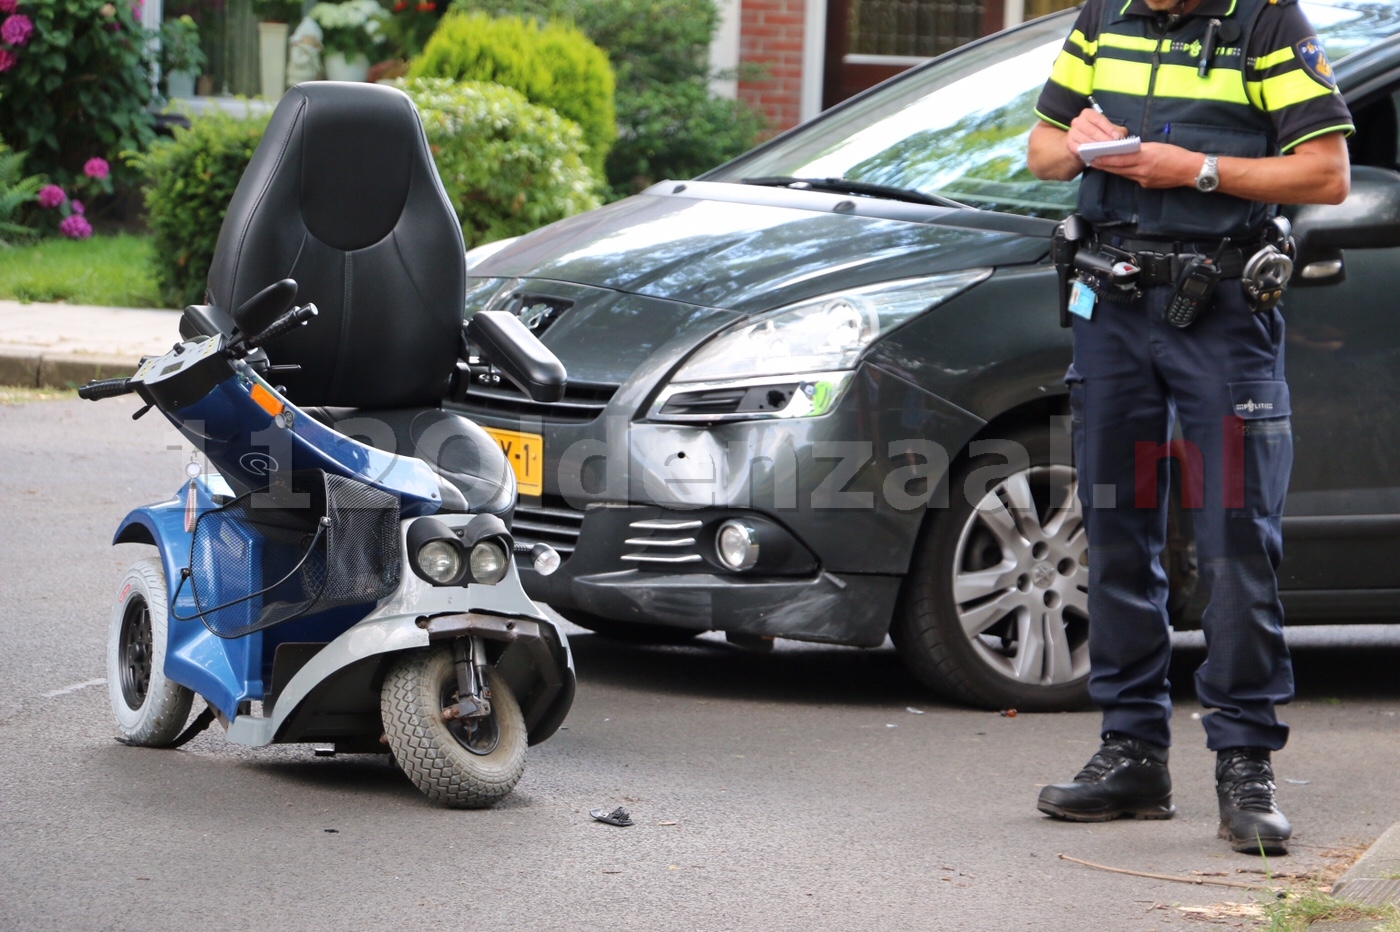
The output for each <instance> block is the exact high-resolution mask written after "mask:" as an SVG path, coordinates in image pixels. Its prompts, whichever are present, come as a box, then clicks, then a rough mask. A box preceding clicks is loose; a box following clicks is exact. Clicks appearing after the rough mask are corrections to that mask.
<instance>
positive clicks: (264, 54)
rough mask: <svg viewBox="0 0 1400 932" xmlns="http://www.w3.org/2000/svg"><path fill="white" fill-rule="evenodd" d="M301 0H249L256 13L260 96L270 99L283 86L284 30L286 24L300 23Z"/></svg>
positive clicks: (285, 84)
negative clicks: (257, 20) (260, 83)
mask: <svg viewBox="0 0 1400 932" xmlns="http://www.w3.org/2000/svg"><path fill="white" fill-rule="evenodd" d="M304 9H305V4H304V3H302V0H253V11H254V12H255V13H257V14H258V17H259V19H260V20H261V22H259V23H258V64H259V66H260V68H259V70H260V77H261V78H262V95H263V96H264V97H267V98H269V99H271V100H276V99H277V98H279V97H281V96H282V92H283V91H284V90H286V87H287V33H288V31H289V25H288V24H290V23H294V22H300V21H301V16H302V10H304Z"/></svg>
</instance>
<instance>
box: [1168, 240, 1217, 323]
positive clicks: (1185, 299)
mask: <svg viewBox="0 0 1400 932" xmlns="http://www.w3.org/2000/svg"><path fill="white" fill-rule="evenodd" d="M1228 242H1230V240H1229V238H1228V237H1227V238H1225V239H1223V240H1221V241H1220V247H1219V248H1218V249H1216V250H1215V255H1214V256H1212V257H1211V258H1209V259H1207V258H1206V257H1205V256H1192V257H1191V258H1190V259H1188V260H1187V261H1186V264H1185V265H1184V266H1182V269H1181V274H1180V275H1178V276H1177V278H1176V291H1174V292H1173V293H1172V300H1171V303H1170V304H1168V305H1167V314H1166V317H1167V323H1169V324H1171V325H1172V326H1173V327H1180V328H1182V329H1185V328H1186V327H1189V326H1191V325H1192V324H1194V323H1195V322H1196V318H1197V317H1200V316H1201V311H1202V310H1204V309H1205V308H1206V307H1208V306H1209V305H1210V299H1211V296H1212V295H1213V294H1215V286H1216V285H1218V284H1219V283H1220V254H1221V253H1223V252H1224V251H1225V244H1226V243H1228Z"/></svg>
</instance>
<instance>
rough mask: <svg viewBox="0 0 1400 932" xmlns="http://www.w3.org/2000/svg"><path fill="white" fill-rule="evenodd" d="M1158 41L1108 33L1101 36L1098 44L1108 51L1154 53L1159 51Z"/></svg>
mask: <svg viewBox="0 0 1400 932" xmlns="http://www.w3.org/2000/svg"><path fill="white" fill-rule="evenodd" d="M1157 41H1158V40H1156V39H1146V38H1143V37H1141V36H1120V35H1118V34H1117V33H1112V32H1106V33H1104V34H1103V35H1101V36H1099V42H1098V44H1099V45H1100V46H1102V47H1103V48H1106V49H1128V50H1130V51H1133V52H1153V51H1156V49H1157Z"/></svg>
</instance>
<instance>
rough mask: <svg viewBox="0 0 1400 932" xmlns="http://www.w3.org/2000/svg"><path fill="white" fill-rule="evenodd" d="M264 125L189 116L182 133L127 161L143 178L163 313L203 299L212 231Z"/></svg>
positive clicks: (263, 120)
mask: <svg viewBox="0 0 1400 932" xmlns="http://www.w3.org/2000/svg"><path fill="white" fill-rule="evenodd" d="M267 120H268V118H267V116H265V115H264V116H252V117H246V118H237V117H233V116H229V115H227V114H223V113H218V112H215V113H211V114H209V115H207V116H197V117H193V118H192V119H191V120H190V126H189V129H182V128H179V127H177V128H176V129H175V131H174V136H173V138H171V139H169V140H162V141H161V142H157V143H155V144H154V145H152V146H151V148H150V150H149V151H148V152H146V153H145V154H144V155H140V156H137V157H135V158H133V159H132V163H133V165H134V166H135V167H137V168H139V169H140V170H141V171H142V172H144V173H145V175H146V179H147V186H146V190H145V196H146V210H147V212H148V216H147V220H146V223H147V225H148V226H149V227H150V229H151V234H152V238H151V239H152V249H153V254H154V261H155V279H156V285H157V287H158V288H159V289H160V296H161V300H162V301H165V302H166V303H167V304H168V305H169V306H171V307H184V306H185V305H187V304H198V303H200V302H201V301H203V300H204V288H205V282H206V280H207V279H208V278H209V263H210V262H211V261H212V260H213V258H214V245H215V244H216V243H217V242H218V239H219V227H220V226H221V225H222V224H223V222H224V214H225V213H227V212H228V203H229V201H230V200H232V198H233V191H234V189H235V188H236V187H238V180H239V179H240V178H242V177H243V170H244V169H245V168H247V167H248V160H249V159H251V158H252V157H253V150H254V149H256V148H257V146H258V140H260V139H261V138H262V134H263V130H264V129H265V128H266V127H267Z"/></svg>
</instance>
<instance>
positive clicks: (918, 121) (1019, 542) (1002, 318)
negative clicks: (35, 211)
mask: <svg viewBox="0 0 1400 932" xmlns="http://www.w3.org/2000/svg"><path fill="white" fill-rule="evenodd" d="M1304 6H1305V8H1306V10H1307V12H1308V14H1309V16H1310V17H1311V18H1312V21H1313V22H1314V24H1316V25H1317V27H1318V30H1319V32H1320V34H1321V36H1322V38H1323V41H1324V43H1325V44H1326V46H1327V50H1328V53H1329V55H1330V56H1331V57H1332V59H1333V60H1334V61H1335V62H1336V75H1337V78H1338V81H1339V84H1340V87H1341V89H1342V92H1343V93H1344V94H1345V95H1346V98H1347V100H1348V102H1349V103H1350V105H1351V107H1352V110H1353V113H1354V115H1355V117H1356V123H1357V126H1358V131H1357V134H1356V136H1355V138H1354V139H1353V140H1352V141H1351V146H1352V160H1353V163H1354V172H1353V182H1352V195H1351V197H1350V199H1349V200H1348V201H1347V202H1346V203H1344V204H1342V205H1341V206H1338V207H1308V208H1304V209H1300V210H1296V211H1294V212H1293V215H1294V221H1295V232H1296V235H1297V236H1298V239H1299V243H1300V255H1299V262H1298V266H1297V272H1296V274H1295V278H1294V282H1293V288H1292V290H1291V291H1290V292H1289V294H1288V296H1287V298H1286V311H1287V317H1288V327H1289V333H1288V357H1289V359H1288V373H1289V378H1290V381H1291V382H1292V387H1293V399H1294V403H1293V429H1294V434H1295V438H1296V448H1297V457H1296V462H1295V465H1294V469H1293V481H1292V487H1291V490H1290V494H1289V498H1288V508H1287V517H1285V519H1284V530H1285V536H1286V537H1287V547H1286V553H1287V557H1286V559H1285V561H1284V565H1283V568H1282V571H1281V572H1282V583H1283V588H1284V591H1283V600H1284V604H1285V607H1286V610H1287V614H1288V618H1289V620H1290V621H1293V622H1297V621H1304V620H1306V621H1321V620H1328V621H1330V620H1336V621H1365V620H1372V619H1375V620H1393V619H1394V618H1395V617H1396V615H1397V612H1400V322H1397V319H1396V313H1395V311H1396V308H1397V307H1400V172H1398V171H1397V170H1398V169H1400V156H1398V155H1397V148H1400V119H1397V114H1400V6H1398V5H1397V4H1394V3H1391V2H1382V0H1305V2H1304ZM1073 15H1074V14H1073V12H1070V13H1066V14H1062V15H1056V16H1051V17H1047V18H1044V19H1041V20H1038V21H1035V22H1032V23H1029V24H1027V25H1025V26H1022V27H1019V28H1017V29H1014V30H1011V31H1009V32H1005V33H1002V34H1000V35H997V36H993V37H991V38H989V39H986V40H983V41H981V42H977V43H974V44H973V45H970V46H967V47H965V48H963V49H960V50H958V51H956V52H953V53H950V54H948V55H945V56H942V57H941V58H938V59H935V60H933V61H932V62H929V63H928V64H927V65H924V66H921V67H919V68H917V69H915V70H913V71H910V72H907V73H905V74H904V75H901V76H900V77H898V78H896V79H894V80H892V81H890V82H887V83H886V84H884V85H882V86H880V87H878V88H875V89H873V90H872V91H870V92H867V93H866V94H864V95H862V96H860V97H858V98H855V99H853V100H851V101H848V102H847V103H845V104H842V105H841V106H839V107H837V108H835V109H833V110H831V111H829V112H827V113H825V114H823V115H822V116H821V117H820V118H818V119H816V120H814V121H812V122H811V123H808V124H806V125H804V126H801V127H798V128H797V129H795V130H792V131H791V132H789V133H786V134H785V135H783V136H780V137H778V138H777V139H774V140H773V141H771V142H769V143H766V144H765V145H762V146H760V147H759V148H757V149H754V150H753V151H752V152H749V153H747V154H745V155H743V156H741V157H740V158H738V159H736V160H734V161H732V162H730V163H728V164H726V165H724V166H721V167H720V168H718V169H715V170H714V171H712V172H709V173H708V174H706V175H703V176H701V177H700V178H698V179H695V180H692V181H685V182H665V183H663V184H658V185H656V186H654V187H653V188H651V189H649V190H648V191H646V192H644V193H643V194H641V195H639V196H637V197H633V198H630V199H628V200H626V201H622V202H620V203H617V204H613V205H610V206H608V207H604V208H602V209H600V210H595V211H593V212H591V213H588V214H584V215H582V216H578V217H574V218H571V219H569V220H566V221H563V222H561V223H556V224H554V225H552V226H550V227H547V228H545V229H543V230H539V231H537V232H535V233H532V234H530V235H528V236H525V237H523V238H520V239H518V240H514V241H510V242H507V243H495V244H491V245H490V246H486V247H482V248H481V249H478V250H476V251H475V252H473V253H472V254H470V255H469V262H470V264H471V275H472V276H473V278H472V279H471V280H470V281H469V289H468V296H467V299H468V300H467V307H468V312H469V313H470V312H471V311H473V310H475V309H480V308H505V309H510V310H512V311H514V312H516V313H518V314H519V315H520V317H521V319H522V320H523V321H524V322H525V323H526V324H527V325H528V326H530V327H531V329H533V330H534V331H535V332H536V333H537V334H539V335H540V337H541V339H543V341H544V342H545V344H546V345H548V346H549V347H550V348H551V349H553V350H554V352H555V353H557V354H558V355H559V357H560V358H561V359H562V360H563V361H564V363H565V364H566V365H567V367H568V370H569V376H570V378H569V388H568V393H567V395H566V397H565V398H564V399H563V400H562V401H560V402H558V403H554V404H537V403H534V402H532V401H530V400H529V399H528V398H526V397H525V396H524V395H522V394H520V393H518V392H515V391H514V390H512V389H511V388H509V385H508V383H505V382H502V381H501V380H499V378H497V377H496V375H495V374H494V373H492V372H490V371H489V370H483V371H480V372H476V373H474V375H473V378H472V384H471V385H470V391H468V392H467V393H466V394H465V395H464V396H462V397H459V398H458V399H457V404H458V405H459V406H460V408H461V409H462V410H464V411H466V412H467V413H468V414H470V416H471V417H473V418H474V419H476V420H478V421H479V422H480V423H481V424H483V425H484V426H486V427H488V428H491V429H493V430H494V432H495V434H496V436H497V439H498V440H499V441H500V442H501V444H502V446H503V447H505V448H506V451H507V454H508V455H509V456H510V458H511V461H512V463H513V464H514V465H515V468H516V472H517V476H518V477H519V479H520V486H521V491H522V498H521V502H520V507H519V508H518V509H517V511H516V513H515V523H514V528H515V534H516V537H517V539H519V540H524V541H545V542H548V543H550V544H552V545H554V546H555V547H556V548H557V549H558V550H559V551H560V552H561V554H563V556H564V557H565V561H564V564H563V567H562V569H561V570H560V571H559V572H557V573H555V574H554V575H552V576H548V577H542V576H538V575H535V574H533V573H530V572H528V571H526V572H522V574H521V575H522V578H523V580H524V583H525V586H526V589H527V590H528V591H529V593H530V595H531V596H533V597H534V598H535V599H537V600H539V601H542V602H546V603H548V604H549V605H551V606H553V607H554V608H555V609H556V610H558V611H559V612H560V613H561V614H562V615H564V616H565V617H566V618H568V619H570V620H571V621H574V622H576V623H578V624H580V625H582V626H584V627H586V628H590V629H593V630H595V631H598V632H600V633H602V634H607V635H614V636H619V637H629V638H634V639H647V640H656V641H666V640H670V641H676V640H682V639H685V638H688V637H691V636H693V635H695V634H697V633H699V632H702V631H707V630H714V629H718V630H722V631H725V632H727V633H728V634H729V636H730V638H731V639H733V640H735V641H738V642H740V643H746V644H753V645H761V644H762V643H764V641H765V640H771V638H774V637H784V638H796V639H801V640H809V641H825V642H830V643H836V644H851V645H857V646H865V647H869V646H874V645H878V644H881V643H882V642H883V641H884V639H885V636H886V635H889V636H891V637H892V638H893V639H894V643H895V644H896V646H897V647H898V649H899V652H900V654H901V656H902V657H903V659H904V660H905V662H906V663H907V664H908V666H909V668H910V669H911V670H913V671H914V673H915V674H916V675H917V676H918V677H919V678H920V679H921V680H922V681H924V682H925V683H927V684H928V685H929V686H931V687H933V688H934V689H936V690H938V691H940V692H942V693H945V694H947V695H949V696H952V697H954V698H957V699H961V700H964V701H967V702H970V703H974V704H977V705H983V706H989V707H994V708H995V707H1007V706H1014V707H1016V708H1019V709H1026V710H1029V709H1058V708H1067V707H1071V706H1074V705H1077V704H1080V703H1081V702H1083V701H1084V698H1085V695H1086V688H1085V683H1086V678H1087V674H1088V668H1089V661H1088V652H1087V647H1086V640H1087V633H1088V628H1089V624H1090V619H1089V617H1088V614H1087V612H1086V599H1085V585H1086V579H1087V575H1088V574H1087V572H1086V569H1085V565H1086V560H1087V556H1086V554H1087V549H1086V546H1085V539H1084V533H1083V530H1082V523H1081V516H1080V512H1079V504H1078V500H1077V497H1076V495H1075V473H1074V468H1073V465H1072V462H1071V456H1070V452H1069V449H1070V443H1069V433H1068V432H1069V419H1068V404H1067V400H1066V393H1065V392H1066V390H1065V386H1064V384H1063V381H1062V379H1063V377H1064V373H1065V368H1066V366H1067V365H1068V363H1069V359H1070V335H1069V331H1067V330H1062V329H1060V327H1059V326H1058V322H1057V315H1056V307H1055V294H1056V283H1055V276H1054V271H1053V269H1052V268H1051V267H1050V265H1049V264H1048V259H1047V253H1048V248H1049V238H1050V235H1051V231H1052V229H1053V227H1054V225H1055V221H1056V220H1058V219H1059V218H1060V217H1062V216H1064V215H1065V214H1066V213H1067V212H1068V211H1069V210H1070V208H1071V207H1072V205H1073V204H1074V201H1075V185H1074V184H1073V183H1048V182H1041V181H1037V180H1035V179H1034V178H1033V177H1032V176H1031V175H1030V173H1029V172H1028V171H1027V169H1026V164H1025V150H1026V138H1027V135H1028V133H1029V131H1030V128H1031V125H1032V124H1033V122H1034V119H1035V118H1034V116H1033V113H1032V106H1033V104H1034V101H1035V99H1036V96H1037V95H1038V93H1039V90H1040V87H1041V85H1042V83H1043V81H1044V80H1045V78H1046V76H1047V75H1048V74H1049V72H1050V66H1051V62H1052V60H1053V59H1054V57H1055V54H1056V52H1057V50H1058V48H1059V47H1060V44H1061V43H1062V42H1063V40H1064V37H1065V35H1066V34H1067V33H1068V32H1069V29H1070V24H1071V23H1072V22H1073ZM1164 562H1165V563H1166V566H1167V570H1168V573H1169V576H1170V578H1171V580H1172V584H1173V598H1172V611H1173V615H1174V620H1175V621H1176V623H1177V624H1178V625H1179V626H1189V625H1191V624H1192V623H1193V618H1194V617H1195V616H1197V615H1198V614H1199V610H1200V607H1201V602H1202V600H1203V599H1204V598H1205V593H1203V592H1200V591H1198V587H1197V585H1196V573H1195V566H1194V556H1193V548H1192V545H1191V534H1190V512H1189V511H1188V510H1185V509H1175V510H1174V512H1173V530H1172V534H1171V545H1170V548H1169V552H1168V553H1167V554H1165V555H1164Z"/></svg>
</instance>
